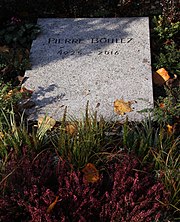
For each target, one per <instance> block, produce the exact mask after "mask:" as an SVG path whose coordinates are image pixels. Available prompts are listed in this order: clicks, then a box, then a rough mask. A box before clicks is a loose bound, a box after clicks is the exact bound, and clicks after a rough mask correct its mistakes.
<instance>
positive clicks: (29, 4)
mask: <svg viewBox="0 0 180 222" xmlns="http://www.w3.org/2000/svg"><path fill="white" fill-rule="evenodd" d="M163 1H165V0H159V1H158V0H108V1H107V0H97V1H94V0H87V1H84V0H65V1H62V0H51V1H49V0H0V18H1V20H2V19H3V18H7V17H11V16H18V17H21V18H22V17H29V18H31V19H33V18H36V17H93V16H94V17H101V16H103V17H104V16H109V17H111V16H112V17H114V16H139V15H142V16H145V15H153V14H158V13H160V12H161V11H162V8H163V4H162V3H163ZM175 4H176V3H175Z"/></svg>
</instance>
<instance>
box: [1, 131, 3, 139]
mask: <svg viewBox="0 0 180 222" xmlns="http://www.w3.org/2000/svg"><path fill="white" fill-rule="evenodd" d="M3 138H4V134H3V133H2V132H1V131H0V139H3Z"/></svg>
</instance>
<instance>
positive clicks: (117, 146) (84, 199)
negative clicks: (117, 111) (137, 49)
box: [0, 0, 180, 222]
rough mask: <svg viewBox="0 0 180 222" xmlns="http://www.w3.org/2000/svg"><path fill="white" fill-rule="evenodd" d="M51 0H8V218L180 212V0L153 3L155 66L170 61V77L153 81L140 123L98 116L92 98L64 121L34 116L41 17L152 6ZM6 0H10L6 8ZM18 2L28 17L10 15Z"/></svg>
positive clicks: (4, 37)
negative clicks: (26, 81)
mask: <svg viewBox="0 0 180 222" xmlns="http://www.w3.org/2000/svg"><path fill="white" fill-rule="evenodd" d="M11 2H12V5H13V4H14V3H16V1H11ZM19 2H21V1H19ZM43 2H44V4H43V7H41V10H38V7H37V8H36V9H35V10H34V11H33V13H34V14H33V13H31V11H32V10H30V9H31V7H32V6H33V5H34V4H36V3H37V4H36V6H38V3H39V5H41V4H40V3H41V1H39V2H38V1H33V0H32V1H27V4H30V3H32V4H31V5H29V6H28V5H26V6H25V7H24V8H22V5H20V7H19V8H18V9H17V6H16V7H14V8H13V7H12V8H11V7H10V8H9V11H8V13H9V14H7V15H8V16H9V17H7V16H4V18H3V19H2V18H1V17H0V23H1V24H2V26H1V29H0V33H1V35H0V80H1V82H0V194H1V195H0V221H2V222H5V221H12V222H13V221H25V222H26V221H34V222H35V221H36V222H40V221H42V222H45V221H49V222H51V221H52V222H54V221H75V222H76V221H79V222H82V221H103V222H104V221H107V222H109V221H112V222H114V221H124V222H135V221H142V222H144V221H145V222H146V221H150V222H151V221H154V222H155V221H156V222H162V221H164V222H167V221H170V222H174V221H179V219H180V218H179V213H180V201H179V199H180V198H179V197H180V177H179V167H180V164H179V162H180V161H179V145H180V140H179V128H180V127H179V124H180V121H179V113H180V110H179V109H180V105H179V104H180V103H179V100H180V98H179V78H180V76H179V30H180V23H179V21H178V15H179V11H178V8H179V7H178V6H177V3H176V1H166V0H162V1H160V3H161V5H158V6H161V7H156V8H155V9H154V10H152V11H151V10H149V11H148V13H150V21H151V46H152V65H153V67H152V68H153V73H156V75H157V72H156V71H157V70H161V71H162V68H163V71H164V70H165V71H166V72H165V73H166V74H168V79H167V80H164V79H161V81H154V95H155V109H154V110H153V115H152V117H149V118H148V119H146V120H144V121H142V122H138V123H134V122H128V119H127V120H126V122H125V123H119V122H108V123H107V122H105V121H104V120H103V118H102V119H101V120H98V119H97V113H94V114H92V115H91V114H90V113H89V110H88V105H87V108H86V110H85V115H84V119H82V120H81V121H77V120H76V119H73V118H72V120H71V121H67V119H66V115H67V113H66V111H65V113H64V117H63V118H62V120H61V121H60V122H57V121H55V120H53V119H52V118H50V117H48V116H45V117H43V118H41V119H39V121H38V122H28V121H27V119H26V114H25V112H24V109H25V108H27V106H31V105H33V104H31V103H29V98H30V94H31V92H30V91H28V90H27V89H23V88H22V87H21V83H22V81H23V75H24V72H25V70H26V68H28V67H29V66H30V62H29V58H28V57H29V49H30V45H31V41H32V40H33V39H34V38H35V36H36V35H37V34H38V33H39V31H40V30H39V28H38V27H37V26H36V24H35V22H34V21H36V16H38V15H39V14H41V15H46V16H47V15H48V16H49V15H50V14H51V15H52V16H54V15H59V17H63V16H64V14H65V16H66V17H78V16H85V15H86V16H87V15H88V16H89V17H93V16H94V17H95V16H97V17H100V16H102V17H106V16H120V15H130V13H131V11H132V10H133V12H132V13H131V15H136V16H137V15H146V13H147V10H145V9H146V7H145V5H144V9H143V10H141V9H140V6H143V4H145V3H144V1H122V2H121V4H120V3H119V1H112V2H113V4H111V5H110V1H108V2H107V1H106V2H105V1H97V3H96V4H95V3H93V2H91V1H86V2H87V4H86V7H85V8H84V7H83V6H85V3H84V1H63V2H62V4H61V5H60V4H58V7H55V5H56V4H57V1H56V0H55V1H53V2H54V4H55V3H56V4H55V5H53V4H50V3H46V1H43ZM60 2H61V1H60ZM45 3H46V4H45ZM7 4H8V2H7V1H6V0H5V1H4V6H5V8H6V9H7V7H6V6H7ZM118 4H120V5H118ZM158 4H159V3H158ZM154 5H156V4H153V6H154ZM151 6H152V5H151ZM39 7H40V6H39ZM87 7H88V10H85V9H87ZM141 8H142V7H141ZM149 8H150V9H153V7H149ZM0 9H1V4H0ZM56 9H57V11H56ZM62 9H66V10H64V11H62ZM120 9H123V10H120ZM15 11H16V12H17V14H19V15H20V18H19V17H15V16H14V14H11V12H13V13H15ZM160 12H161V15H160V16H159V13H160ZM36 13H37V14H36ZM38 13H39V14H38ZM43 13H44V14H43ZM63 13H64V14H63ZM32 14H33V16H32V17H33V22H34V23H32V18H29V20H31V22H30V21H27V20H28V19H27V18H28V16H30V15H32ZM155 14H156V16H155V17H154V15H155ZM1 15H2V14H1ZM166 77H167V75H166ZM162 80H163V81H162ZM24 99H28V103H24V102H23V101H24ZM24 104H25V105H24Z"/></svg>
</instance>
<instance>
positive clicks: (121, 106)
mask: <svg viewBox="0 0 180 222" xmlns="http://www.w3.org/2000/svg"><path fill="white" fill-rule="evenodd" d="M131 104H132V102H131V101H128V102H125V101H124V100H123V99H119V100H118V99H117V100H116V101H115V102H114V112H116V113H117V114H119V115H124V114H125V113H127V112H131V111H132V108H131Z"/></svg>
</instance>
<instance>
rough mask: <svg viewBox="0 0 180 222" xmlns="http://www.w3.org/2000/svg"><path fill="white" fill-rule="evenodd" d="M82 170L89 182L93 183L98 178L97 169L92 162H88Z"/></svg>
mask: <svg viewBox="0 0 180 222" xmlns="http://www.w3.org/2000/svg"><path fill="white" fill-rule="evenodd" d="M82 172H83V173H84V178H85V179H86V180H87V181H88V182H90V183H95V182H97V181H98V180H99V171H98V170H97V169H96V167H95V166H94V164H92V163H88V164H87V165H86V166H85V167H84V169H82Z"/></svg>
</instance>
